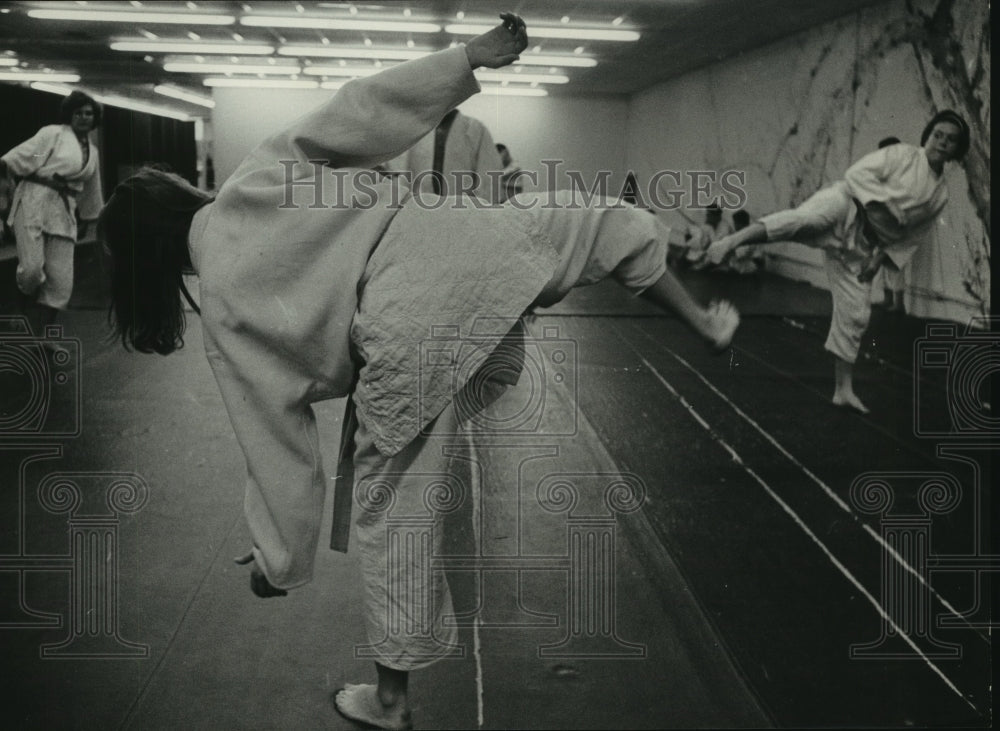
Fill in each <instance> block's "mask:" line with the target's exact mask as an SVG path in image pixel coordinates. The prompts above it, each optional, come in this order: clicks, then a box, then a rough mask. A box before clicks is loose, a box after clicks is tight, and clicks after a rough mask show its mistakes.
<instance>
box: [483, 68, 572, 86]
mask: <svg viewBox="0 0 1000 731" xmlns="http://www.w3.org/2000/svg"><path fill="white" fill-rule="evenodd" d="M476 78H477V79H479V80H480V81H493V82H497V83H500V82H502V81H505V80H506V81H521V82H524V83H528V82H529V81H537V82H538V83H539V84H568V83H569V77H568V76H565V75H564V74H516V75H515V74H502V73H498V72H496V71H476Z"/></svg>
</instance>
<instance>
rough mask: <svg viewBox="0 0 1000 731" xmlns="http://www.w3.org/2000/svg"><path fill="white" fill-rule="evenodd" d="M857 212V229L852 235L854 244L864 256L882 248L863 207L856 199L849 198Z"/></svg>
mask: <svg viewBox="0 0 1000 731" xmlns="http://www.w3.org/2000/svg"><path fill="white" fill-rule="evenodd" d="M851 200H852V201H854V207H855V209H856V210H857V222H858V225H857V228H856V229H855V231H856V233H855V234H854V243H856V244H857V245H858V248H860V249H861V251H863V252H864V253H865V254H871V253H872V252H873V251H874V250H875V249H880V248H884V246H883V245H882V241H881V240H880V239H879V237H878V233H876V231H875V228H874V227H873V226H872V224H871V221H869V220H868V212H867V211H866V210H865V207H864V205H863V204H862V203H861V201H859V200H858V199H857V198H851Z"/></svg>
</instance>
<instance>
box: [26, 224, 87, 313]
mask: <svg viewBox="0 0 1000 731" xmlns="http://www.w3.org/2000/svg"><path fill="white" fill-rule="evenodd" d="M13 228H14V237H15V238H16V239H17V273H16V275H15V276H16V278H17V288H18V289H20V290H21V291H22V292H23V293H24V294H27V295H31V294H35V295H36V296H37V302H38V304H40V305H47V306H48V307H53V308H55V309H57V310H64V309H66V305H67V304H69V298H70V295H71V294H73V249H74V242H73V240H72V239H68V238H65V237H63V236H53V235H52V234H48V233H45V232H44V231H43V230H42V228H41V227H40V226H38V225H35V224H30V223H26V222H25V221H24V220H23V219H22V218H21V216H18V215H15V216H14V221H13Z"/></svg>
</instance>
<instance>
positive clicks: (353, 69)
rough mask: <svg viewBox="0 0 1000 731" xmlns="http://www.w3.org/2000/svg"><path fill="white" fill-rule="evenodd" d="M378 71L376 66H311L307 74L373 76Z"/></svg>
mask: <svg viewBox="0 0 1000 731" xmlns="http://www.w3.org/2000/svg"><path fill="white" fill-rule="evenodd" d="M378 71H379V69H377V68H376V67H374V66H310V67H309V68H307V69H306V70H305V73H306V74H307V75H309V76H371V75H372V74H376V73H378Z"/></svg>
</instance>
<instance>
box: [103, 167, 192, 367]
mask: <svg viewBox="0 0 1000 731" xmlns="http://www.w3.org/2000/svg"><path fill="white" fill-rule="evenodd" d="M211 202H212V196H210V195H209V194H208V193H205V192H204V191H201V190H198V189H197V188H195V187H194V186H192V185H190V184H189V183H188V182H187V181H186V180H184V179H183V178H181V177H180V176H178V175H174V174H173V173H167V172H164V171H162V170H156V169H153V168H143V169H142V170H140V171H139V172H138V173H136V174H135V175H133V176H132V177H130V178H128V179H127V180H126V181H124V182H123V183H120V184H119V185H118V187H116V188H115V191H114V193H113V194H112V196H111V199H110V200H109V201H108V202H107V204H106V205H105V206H104V208H103V209H102V210H101V215H100V218H99V219H98V223H97V226H98V229H97V230H98V236H99V237H100V238H101V239H102V240H103V241H104V244H105V246H106V248H107V250H108V252H109V253H110V254H111V259H112V273H111V306H110V308H109V311H108V323H109V324H110V325H111V328H112V330H113V334H114V336H116V337H118V338H120V339H121V341H122V345H123V346H125V348H126V349H131V348H135V349H136V350H138V351H139V352H140V353H159V354H161V355H167V354H168V353H172V352H173V351H175V350H177V349H178V348H182V347H184V328H185V325H186V323H185V319H184V308H183V306H182V304H181V292H182V291H186V290H184V280H183V275H184V274H190V273H192V271H193V270H192V267H191V256H190V254H189V253H188V246H187V240H188V232H189V231H190V229H191V219H192V217H193V216H194V214H195V212H197V211H198V209H200V208H202V207H203V206H205V205H207V204H208V203H211Z"/></svg>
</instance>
